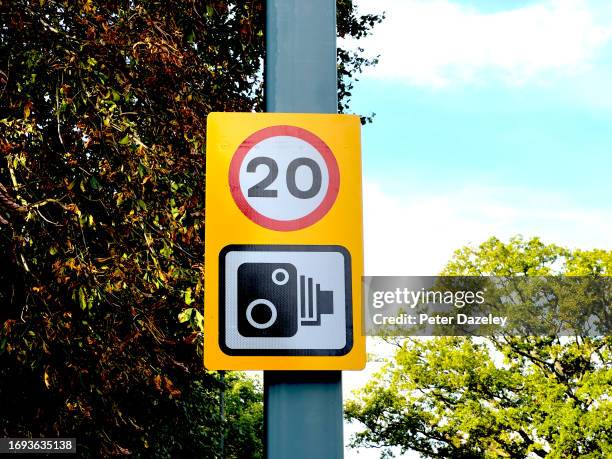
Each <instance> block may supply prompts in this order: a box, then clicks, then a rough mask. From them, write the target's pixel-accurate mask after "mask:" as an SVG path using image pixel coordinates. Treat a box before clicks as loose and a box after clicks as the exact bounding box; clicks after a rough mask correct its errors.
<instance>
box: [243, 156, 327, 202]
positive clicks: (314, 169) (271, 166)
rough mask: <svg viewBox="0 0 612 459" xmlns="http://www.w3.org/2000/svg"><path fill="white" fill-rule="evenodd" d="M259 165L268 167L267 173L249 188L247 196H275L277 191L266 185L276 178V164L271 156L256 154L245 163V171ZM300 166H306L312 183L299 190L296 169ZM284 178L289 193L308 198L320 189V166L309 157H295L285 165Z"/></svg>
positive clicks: (250, 170) (300, 197) (299, 197)
mask: <svg viewBox="0 0 612 459" xmlns="http://www.w3.org/2000/svg"><path fill="white" fill-rule="evenodd" d="M261 165H264V166H266V167H267V168H268V175H267V176H266V177H264V179H263V180H261V181H260V182H259V183H257V184H255V185H253V186H252V187H251V188H249V190H248V196H249V197H250V198H276V197H277V196H278V191H277V190H271V189H269V188H268V187H269V186H270V185H272V183H274V180H276V177H278V164H277V163H276V161H274V159H272V158H269V157H267V156H258V157H257V158H253V159H252V160H251V161H249V163H248V164H247V172H255V171H256V170H257V168H258V167H259V166H261ZM301 166H305V167H308V168H309V169H310V172H311V173H312V184H311V185H310V188H308V189H307V190H300V189H299V188H298V186H297V183H296V174H297V170H298V168H299V167H301ZM286 180H287V189H288V190H289V193H291V194H292V195H293V196H295V197H296V198H298V199H310V198H312V197H314V196H316V195H317V194H318V193H319V191H321V184H322V174H321V168H320V167H319V165H318V164H317V163H316V161H314V160H312V159H310V158H296V159H294V160H293V161H291V162H290V163H289V165H288V166H287V174H286Z"/></svg>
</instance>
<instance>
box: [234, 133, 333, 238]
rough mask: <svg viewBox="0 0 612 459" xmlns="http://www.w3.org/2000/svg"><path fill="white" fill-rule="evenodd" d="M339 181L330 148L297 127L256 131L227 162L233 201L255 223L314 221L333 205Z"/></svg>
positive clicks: (276, 225) (282, 225)
mask: <svg viewBox="0 0 612 459" xmlns="http://www.w3.org/2000/svg"><path fill="white" fill-rule="evenodd" d="M339 182H340V173H339V171H338V163H337V162H336V158H335V157H334V154H333V153H332V151H331V150H330V149H329V147H328V146H327V145H326V144H325V142H323V141H322V140H321V139H320V138H319V137H317V135H316V134H314V133H312V132H310V131H307V130H306V129H302V128H300V127H297V126H290V125H278V126H271V127H267V128H263V129H261V130H259V131H256V132H255V133H253V134H252V135H250V136H249V137H248V138H247V139H245V140H244V141H243V142H242V144H241V145H240V147H238V150H237V151H236V153H235V154H234V156H233V157H232V162H231V163H230V172H229V184H230V189H231V192H232V196H233V197H234V201H235V202H236V205H237V206H238V207H239V208H240V210H241V211H242V213H244V215H245V216H247V217H248V218H249V219H251V220H252V221H254V222H255V223H257V224H259V225H261V226H264V227H266V228H269V229H272V230H277V231H291V230H298V229H302V228H306V227H308V226H310V225H312V224H313V223H315V222H317V221H319V220H320V219H321V218H322V217H323V216H324V215H325V214H326V213H327V212H328V211H329V209H331V207H332V206H333V204H334V202H335V200H336V196H337V195H338V189H339V186H340V183H339Z"/></svg>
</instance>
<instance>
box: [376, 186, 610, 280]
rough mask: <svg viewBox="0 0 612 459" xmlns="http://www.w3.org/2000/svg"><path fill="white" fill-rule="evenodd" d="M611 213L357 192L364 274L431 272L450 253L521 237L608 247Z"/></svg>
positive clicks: (535, 198)
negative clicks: (361, 209)
mask: <svg viewBox="0 0 612 459" xmlns="http://www.w3.org/2000/svg"><path fill="white" fill-rule="evenodd" d="M610 228H612V208H608V209H605V208H602V209H585V208H582V207H580V206H579V205H577V204H576V203H572V202H571V201H570V200H569V199H568V198H566V197H565V196H563V195H561V194H555V193H544V192H541V191H534V190H528V189H522V190H516V189H505V188H487V187H474V188H469V189H463V190H458V191H456V192H452V193H451V192H443V193H439V194H437V195H434V194H432V195H422V194H421V195H419V193H418V192H417V193H415V192H406V194H405V195H403V196H398V195H391V194H389V193H388V192H385V191H384V190H383V188H382V187H381V185H380V184H378V183H375V182H366V184H365V187H364V231H365V236H364V239H365V273H366V275H372V276H374V275H378V276H382V275H398V276H402V275H405V276H409V275H423V276H427V275H436V274H438V273H439V272H440V270H441V269H442V268H443V267H444V266H445V265H446V263H447V262H448V260H449V259H450V258H451V256H452V254H453V252H454V251H455V250H456V249H458V248H460V247H463V246H465V245H467V244H479V243H481V242H484V241H485V240H487V239H488V238H489V237H491V236H496V237H498V238H500V239H503V240H506V239H508V238H509V237H511V236H514V235H517V234H522V235H523V236H525V237H532V236H539V237H541V238H542V240H543V241H544V242H546V243H556V244H560V245H563V246H566V247H570V248H581V249H590V248H610V247H612V233H611V232H610Z"/></svg>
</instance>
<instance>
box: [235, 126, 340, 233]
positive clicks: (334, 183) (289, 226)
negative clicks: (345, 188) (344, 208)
mask: <svg viewBox="0 0 612 459" xmlns="http://www.w3.org/2000/svg"><path fill="white" fill-rule="evenodd" d="M278 136H287V137H297V138H298V139H301V140H303V141H305V142H307V143H309V144H310V145H312V147H313V148H315V149H316V150H317V151H318V152H319V153H320V154H321V156H322V157H323V160H324V161H325V164H326V165H327V170H328V175H329V185H328V188H327V193H326V194H325V197H324V198H323V201H321V203H320V204H319V206H318V207H317V208H316V209H314V210H313V211H312V212H310V213H309V214H307V215H304V216H303V217H300V218H298V219H295V220H276V219H274V218H269V217H266V216H265V215H262V214H261V213H259V212H257V211H256V210H255V209H254V208H253V207H252V206H251V205H250V204H249V203H248V201H247V200H246V198H245V197H244V195H243V194H242V190H241V189H240V178H239V177H240V166H241V165H242V162H243V161H244V158H245V157H246V155H247V154H248V153H249V151H251V149H252V148H253V147H254V146H255V145H257V144H258V143H259V142H262V141H263V140H266V139H269V138H270V137H278ZM229 187H230V192H231V193H232V197H233V198H234V201H235V202H236V205H237V206H238V208H239V209H240V210H241V211H242V213H243V214H244V215H245V216H246V217H247V218H249V219H250V220H252V221H253V222H255V223H257V224H258V225H260V226H263V227H265V228H268V229H272V230H276V231H295V230H299V229H303V228H307V227H309V226H311V225H313V224H315V223H316V222H318V221H319V220H321V218H323V217H324V216H325V214H327V212H329V210H330V209H331V208H332V206H333V205H334V202H335V201H336V198H337V196H338V192H339V191H340V170H339V169H338V163H337V161H336V158H335V157H334V154H333V153H332V151H331V149H330V148H329V147H328V146H327V144H326V143H325V142H323V140H321V139H320V138H319V137H318V136H316V135H315V134H313V133H312V132H310V131H307V130H306V129H302V128H300V127H297V126H288V125H278V126H270V127H267V128H263V129H260V130H259V131H257V132H254V133H253V134H251V135H250V136H249V137H247V138H246V139H245V140H244V141H243V142H242V143H241V144H240V146H239V147H238V149H237V150H236V152H235V153H234V156H233V157H232V160H231V162H230V168H229Z"/></svg>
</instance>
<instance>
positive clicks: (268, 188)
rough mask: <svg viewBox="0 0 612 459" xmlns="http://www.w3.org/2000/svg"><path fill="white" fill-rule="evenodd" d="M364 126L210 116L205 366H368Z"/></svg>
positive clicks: (338, 119)
mask: <svg viewBox="0 0 612 459" xmlns="http://www.w3.org/2000/svg"><path fill="white" fill-rule="evenodd" d="M360 128H361V124H360V120H359V117H357V116H352V115H315V114H312V115H311V114H308V115H306V114H278V113H262V114H255V113H212V114H211V115H209V117H208V123H207V147H206V220H205V221H206V227H205V268H204V272H205V276H204V281H205V282H204V291H205V320H204V323H205V331H204V363H205V366H206V367H207V368H209V369H217V370H233V369H236V370H249V369H251V370H339V369H361V368H363V366H364V365H365V338H364V336H363V332H362V318H361V275H362V266H363V253H362V252H363V249H362V215H361V167H360V165H361V159H360Z"/></svg>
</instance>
